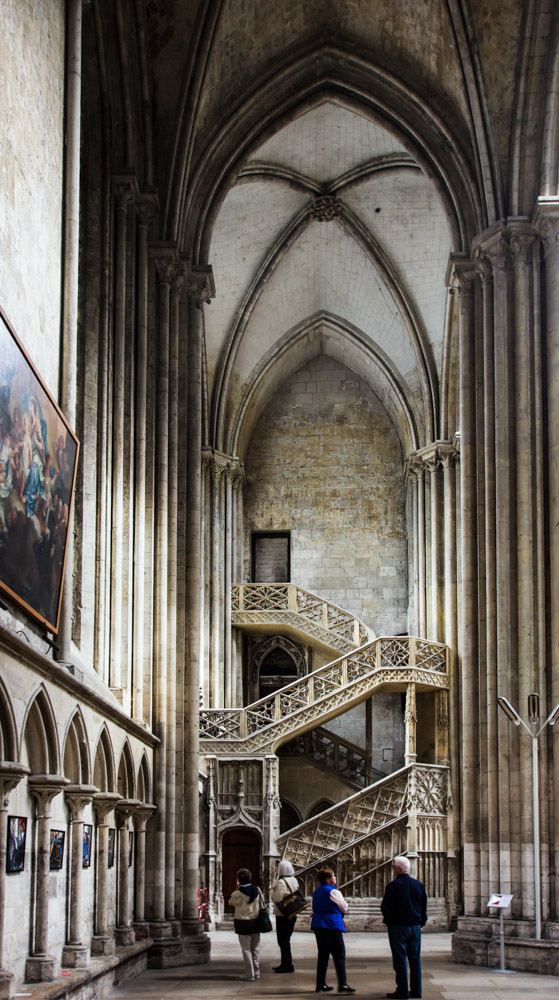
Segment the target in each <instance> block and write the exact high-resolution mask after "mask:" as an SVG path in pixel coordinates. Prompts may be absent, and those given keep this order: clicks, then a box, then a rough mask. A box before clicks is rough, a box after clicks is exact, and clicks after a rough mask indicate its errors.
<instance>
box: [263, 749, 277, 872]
mask: <svg viewBox="0 0 559 1000" xmlns="http://www.w3.org/2000/svg"><path fill="white" fill-rule="evenodd" d="M264 768H265V772H264V774H265V797H264V802H265V814H264V816H263V824H262V825H263V830H264V844H263V857H264V885H266V886H267V887H268V888H269V889H270V888H271V886H272V883H273V881H274V876H275V870H276V868H275V865H276V861H277V860H278V858H279V854H278V851H277V848H276V838H277V837H278V836H279V832H280V826H279V822H280V806H281V802H280V797H279V759H278V757H277V756H276V754H268V755H267V756H266V757H265V760H264Z"/></svg>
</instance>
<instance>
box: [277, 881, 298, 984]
mask: <svg viewBox="0 0 559 1000" xmlns="http://www.w3.org/2000/svg"><path fill="white" fill-rule="evenodd" d="M298 890H299V881H298V879H297V878H296V876H295V871H294V869H293V865H292V864H291V862H290V861H280V863H279V865H278V878H277V882H276V884H275V885H274V887H273V889H272V902H273V904H274V913H275V916H276V937H277V939H278V945H279V949H280V955H281V961H280V964H279V965H275V966H274V972H280V973H281V972H295V969H294V966H293V958H292V955H291V935H292V934H293V931H294V928H295V923H296V920H297V914H296V913H295V914H294V915H293V916H292V917H288V916H285V914H284V913H283V912H282V910H281V903H282V900H284V899H285V898H286V897H287V896H291V895H292V893H294V892H298Z"/></svg>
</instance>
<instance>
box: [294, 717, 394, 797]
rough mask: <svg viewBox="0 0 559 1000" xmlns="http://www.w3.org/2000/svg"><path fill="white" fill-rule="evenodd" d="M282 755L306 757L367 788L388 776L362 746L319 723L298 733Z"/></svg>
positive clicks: (321, 766) (330, 771)
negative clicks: (315, 726) (374, 763)
mask: <svg viewBox="0 0 559 1000" xmlns="http://www.w3.org/2000/svg"><path fill="white" fill-rule="evenodd" d="M281 756H282V757H284V756H285V757H287V756H289V757H304V758H305V759H306V760H312V762H313V763H314V764H316V765H317V766H318V767H320V768H322V769H323V770H325V771H328V773H330V774H332V773H334V774H336V775H338V777H339V778H342V779H343V780H344V781H349V782H351V783H352V784H354V785H359V786H361V788H364V787H365V786H366V785H370V784H371V783H372V782H373V781H378V780H379V779H381V778H383V777H384V773H383V772H382V771H378V770H377V769H376V768H374V767H371V765H370V764H369V762H368V758H367V754H366V753H365V751H364V750H363V748H362V747H358V746H357V745H356V744H355V743H351V742H350V741H349V740H345V739H343V737H341V736H338V735H337V733H331V732H330V731H329V730H328V729H323V728H322V726H318V727H317V728H316V729H312V730H311V731H310V732H307V733H302V734H301V735H300V736H296V737H295V739H294V740H290V741H289V743H284V744H283V746H282V748H281Z"/></svg>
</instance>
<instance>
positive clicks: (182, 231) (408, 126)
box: [165, 44, 494, 263]
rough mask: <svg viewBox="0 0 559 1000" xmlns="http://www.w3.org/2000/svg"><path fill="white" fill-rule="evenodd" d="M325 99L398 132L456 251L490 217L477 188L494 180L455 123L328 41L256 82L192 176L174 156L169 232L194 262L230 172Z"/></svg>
mask: <svg viewBox="0 0 559 1000" xmlns="http://www.w3.org/2000/svg"><path fill="white" fill-rule="evenodd" d="M327 99H330V100H333V101H335V102H337V103H338V104H343V105H344V106H346V107H348V108H350V109H351V110H353V111H354V112H356V113H357V114H361V115H362V116H364V117H366V118H369V119H370V120H372V121H375V122H377V123H379V122H380V124H382V126H383V127H384V128H386V129H387V130H388V131H390V132H392V133H393V134H395V135H397V136H398V139H399V141H400V142H402V144H403V145H404V146H405V147H406V148H407V149H408V150H409V152H410V153H411V154H412V155H413V157H414V159H415V160H416V161H417V162H418V163H419V165H420V166H421V167H422V169H423V170H424V172H425V173H426V174H427V175H428V176H430V177H431V178H432V180H433V182H434V183H435V185H436V187H437V188H438V190H439V192H440V194H441V196H442V199H443V203H444V204H445V206H446V211H447V215H448V218H449V221H450V224H451V228H452V230H453V233H454V243H455V247H456V249H457V250H467V249H468V246H469V243H470V240H471V239H472V237H473V236H474V235H475V234H476V232H479V231H481V230H482V229H484V228H485V227H486V226H487V225H488V223H489V222H491V221H493V220H492V219H490V218H489V217H488V214H487V205H488V204H490V203H491V202H494V199H493V198H491V199H490V198H487V199H486V197H485V193H484V191H480V184H481V185H482V186H483V185H484V184H491V183H492V180H493V179H492V177H491V176H485V175H484V176H482V177H479V178H478V177H476V174H475V169H473V168H472V161H471V157H470V158H468V157H466V155H465V151H464V148H463V142H462V137H459V136H458V135H457V134H455V132H454V128H455V123H454V121H453V122H452V125H449V124H448V123H447V122H446V121H445V120H444V119H442V118H441V117H440V116H439V115H438V114H437V112H436V111H435V110H434V108H432V107H431V106H430V105H429V104H428V103H427V102H426V101H425V100H424V99H422V98H421V97H420V96H419V95H418V94H417V93H415V92H414V91H413V90H412V89H410V88H409V87H408V86H407V84H406V83H404V81H402V80H400V79H399V78H397V77H395V76H393V75H392V74H391V73H389V72H388V71H387V70H385V69H384V68H381V67H380V66H377V65H375V64H373V63H371V62H370V60H369V59H367V57H366V56H363V55H360V54H358V53H356V52H355V51H354V50H352V51H346V50H344V49H343V48H341V47H339V46H338V47H334V46H332V45H328V44H326V45H321V46H320V47H317V48H314V49H313V50H312V51H305V52H303V53H302V54H298V55H296V56H295V58H293V57H292V58H291V59H290V61H289V62H287V63H284V64H283V65H280V66H279V67H277V68H275V69H274V71H273V72H272V73H269V74H267V76H266V77H265V78H264V79H260V80H257V81H256V82H255V85H254V87H253V89H252V90H251V91H247V94H246V97H245V100H244V102H243V104H242V105H241V106H240V107H238V108H237V109H236V114H235V115H234V116H229V118H228V119H227V121H226V122H224V124H223V125H222V127H221V128H220V129H217V130H216V132H215V133H214V135H213V137H212V138H211V140H210V141H209V142H208V144H207V146H206V148H205V154H204V155H203V156H202V157H201V158H200V160H199V162H198V164H197V169H196V171H195V173H194V174H193V175H192V176H189V177H187V176H186V172H185V171H184V161H183V163H182V164H181V165H180V167H179V166H178V162H177V168H176V170H175V175H174V177H172V179H171V185H172V187H171V188H170V191H169V199H168V202H167V206H168V207H167V214H166V219H165V226H166V235H167V238H168V239H173V240H177V239H178V240H179V242H180V244H181V247H182V248H183V249H184V250H185V251H186V252H187V253H188V254H189V255H190V256H191V259H192V260H193V261H194V262H195V263H206V262H207V261H208V256H209V244H210V239H211V230H212V228H213V220H214V219H215V216H216V215H217V212H218V211H219V207H220V204H221V202H222V200H223V198H224V197H225V194H226V192H227V190H228V187H229V185H230V179H231V177H232V176H237V175H238V173H239V172H240V170H241V168H242V166H243V163H244V161H245V160H246V159H247V158H248V156H249V155H250V154H251V153H252V152H253V151H254V150H255V149H256V148H257V147H258V146H259V145H261V144H262V143H263V142H264V141H265V139H266V138H267V137H268V136H270V135H272V134H274V133H275V132H277V131H278V129H280V128H281V127H282V126H283V125H284V124H286V123H287V122H289V121H291V120H293V119H294V118H297V117H298V116H299V115H301V114H303V113H304V112H305V111H307V110H309V109H310V108H312V107H314V106H315V105H317V104H319V103H321V102H323V101H325V100H327ZM178 128H179V129H181V128H182V125H181V123H179V125H178ZM474 159H475V157H474ZM179 169H180V170H182V175H179V173H178V170H179Z"/></svg>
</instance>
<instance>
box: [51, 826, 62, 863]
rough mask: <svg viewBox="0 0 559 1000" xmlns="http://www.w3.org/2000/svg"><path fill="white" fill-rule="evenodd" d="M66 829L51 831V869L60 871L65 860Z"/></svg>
mask: <svg viewBox="0 0 559 1000" xmlns="http://www.w3.org/2000/svg"><path fill="white" fill-rule="evenodd" d="M64 837H65V833H64V830H51V831H50V870H51V872H58V871H60V869H61V868H62V862H63V861H64Z"/></svg>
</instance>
